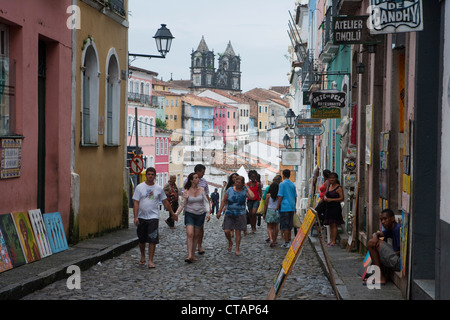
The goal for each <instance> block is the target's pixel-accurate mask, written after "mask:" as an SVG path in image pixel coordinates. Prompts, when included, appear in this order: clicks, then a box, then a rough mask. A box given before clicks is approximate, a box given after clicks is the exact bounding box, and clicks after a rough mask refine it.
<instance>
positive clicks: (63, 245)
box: [43, 212, 69, 253]
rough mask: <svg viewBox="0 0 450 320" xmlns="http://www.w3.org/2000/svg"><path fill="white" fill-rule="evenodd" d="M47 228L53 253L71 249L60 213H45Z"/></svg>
mask: <svg viewBox="0 0 450 320" xmlns="http://www.w3.org/2000/svg"><path fill="white" fill-rule="evenodd" d="M43 217H44V222H45V228H46V229H47V235H48V240H49V241H50V246H51V248H52V252H53V253H57V252H61V251H64V250H67V249H69V246H68V244H67V239H66V233H65V232H64V226H63V223H62V219H61V214H60V213H59V212H54V213H44V215H43Z"/></svg>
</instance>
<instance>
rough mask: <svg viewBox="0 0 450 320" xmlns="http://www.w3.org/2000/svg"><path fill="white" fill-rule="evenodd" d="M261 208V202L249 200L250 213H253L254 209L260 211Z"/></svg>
mask: <svg viewBox="0 0 450 320" xmlns="http://www.w3.org/2000/svg"><path fill="white" fill-rule="evenodd" d="M258 207H259V200H247V208H248V211H250V212H251V211H252V209H255V208H256V209H258Z"/></svg>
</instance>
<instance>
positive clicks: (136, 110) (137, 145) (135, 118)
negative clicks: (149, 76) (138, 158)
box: [134, 107, 141, 185]
mask: <svg viewBox="0 0 450 320" xmlns="http://www.w3.org/2000/svg"><path fill="white" fill-rule="evenodd" d="M134 123H135V126H136V154H137V152H138V148H139V143H138V137H139V130H138V109H137V107H135V108H134ZM136 179H137V183H136V185H138V184H139V183H140V182H141V175H140V174H137V175H136Z"/></svg>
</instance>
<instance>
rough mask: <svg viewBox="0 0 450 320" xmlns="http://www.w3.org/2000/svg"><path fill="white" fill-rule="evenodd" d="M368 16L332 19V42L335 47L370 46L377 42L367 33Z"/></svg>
mask: <svg viewBox="0 0 450 320" xmlns="http://www.w3.org/2000/svg"><path fill="white" fill-rule="evenodd" d="M368 18H369V16H347V17H333V42H334V44H335V45H341V44H342V45H345V44H372V43H377V40H376V39H375V38H374V36H372V35H371V34H370V32H369V28H368V27H367V19H368Z"/></svg>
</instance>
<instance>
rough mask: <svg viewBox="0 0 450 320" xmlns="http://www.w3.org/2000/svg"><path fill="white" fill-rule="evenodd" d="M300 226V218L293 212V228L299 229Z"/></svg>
mask: <svg viewBox="0 0 450 320" xmlns="http://www.w3.org/2000/svg"><path fill="white" fill-rule="evenodd" d="M301 226H302V223H301V221H300V217H299V216H298V214H297V213H296V212H295V213H294V228H300V227H301Z"/></svg>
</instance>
